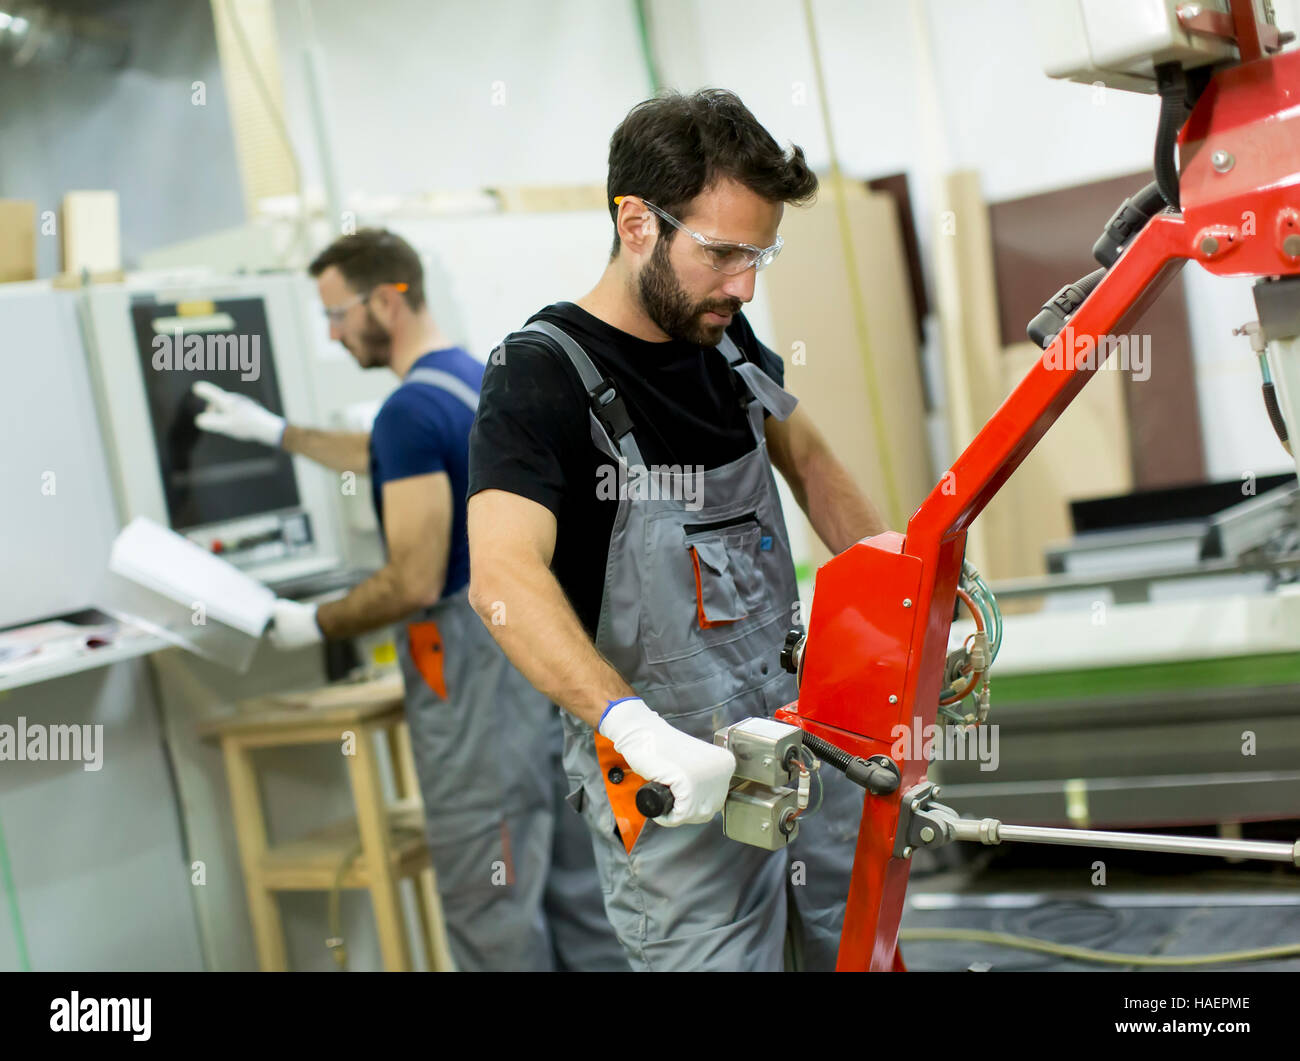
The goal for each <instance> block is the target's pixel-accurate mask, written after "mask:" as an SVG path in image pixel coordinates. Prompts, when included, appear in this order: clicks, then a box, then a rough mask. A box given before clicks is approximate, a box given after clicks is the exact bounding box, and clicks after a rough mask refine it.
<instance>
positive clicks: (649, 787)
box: [636, 781, 673, 818]
mask: <svg viewBox="0 0 1300 1061" xmlns="http://www.w3.org/2000/svg"><path fill="white" fill-rule="evenodd" d="M636 809H637V810H639V811H640V812H641V813H642V814H644V815H645V816H646V817H647V818H661V817H663V816H664V815H665V814H667V813H669V812H670V811H671V810H672V809H673V790H672V789H671V788H669V787H668V786H667V785H661V784H660V783H659V782H658V781H647V782H646V783H645V784H644V785H642V786H641V787H640V788H638V789H637V790H636Z"/></svg>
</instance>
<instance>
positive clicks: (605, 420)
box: [521, 321, 645, 467]
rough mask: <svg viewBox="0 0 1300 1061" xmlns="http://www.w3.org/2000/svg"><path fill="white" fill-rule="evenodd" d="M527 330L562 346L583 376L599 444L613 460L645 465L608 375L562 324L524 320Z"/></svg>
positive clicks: (592, 425)
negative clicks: (598, 367) (559, 326)
mask: <svg viewBox="0 0 1300 1061" xmlns="http://www.w3.org/2000/svg"><path fill="white" fill-rule="evenodd" d="M521 331H524V332H536V333H537V334H538V335H542V336H545V337H546V338H548V339H550V340H551V342H552V343H553V344H554V345H555V346H558V347H559V348H560V350H561V351H563V353H564V354H565V356H566V357H568V359H569V363H570V364H572V365H573V367H574V369H575V370H576V371H577V373H578V378H579V379H580V380H582V387H583V389H584V390H585V391H586V392H587V406H588V415H589V416H590V418H591V439H592V441H593V442H594V443H595V444H596V446H597V448H599V449H601V450H603V451H604V452H605V453H607V454H608V455H609V456H610V457H612V458H613V459H614V460H626V461H627V463H628V465H629V466H631V467H638V466H643V465H644V464H645V461H644V460H642V458H641V449H640V447H639V446H637V444H636V439H635V438H634V437H633V435H632V419H631V417H629V416H628V414H627V407H626V406H625V405H624V404H623V399H622V397H620V396H619V394H618V392H617V391H616V390H615V388H614V383H613V381H612V380H611V379H610V378H609V377H608V376H602V375H601V374H600V370H599V369H597V368H596V366H595V365H594V364H593V363H592V360H591V358H590V357H588V356H587V351H585V350H584V349H583V348H582V347H581V346H579V345H578V343H577V342H576V341H575V340H574V339H573V337H572V336H570V335H569V334H568V333H567V332H565V331H564V330H563V329H561V328H557V327H556V326H555V325H554V324H551V323H550V322H548V321H533V322H532V323H531V324H525V325H524V327H523V328H522V329H521Z"/></svg>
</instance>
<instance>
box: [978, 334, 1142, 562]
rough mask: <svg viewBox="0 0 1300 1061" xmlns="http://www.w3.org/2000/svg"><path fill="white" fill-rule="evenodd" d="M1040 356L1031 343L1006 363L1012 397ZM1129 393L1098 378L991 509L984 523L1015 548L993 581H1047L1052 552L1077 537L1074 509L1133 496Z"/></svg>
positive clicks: (1120, 380) (1011, 351)
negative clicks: (1074, 504) (1047, 554)
mask: <svg viewBox="0 0 1300 1061" xmlns="http://www.w3.org/2000/svg"><path fill="white" fill-rule="evenodd" d="M1040 356H1042V351H1041V350H1039V349H1038V347H1037V346H1035V345H1034V344H1033V343H1031V342H1028V341H1026V342H1023V343H1017V344H1016V345H1015V346H1011V347H1008V348H1007V350H1006V351H1005V353H1004V355H1003V358H1002V367H1003V376H1002V386H1003V390H1004V392H1005V393H1006V394H1010V393H1011V391H1012V390H1014V389H1015V387H1016V386H1017V385H1018V384H1019V383H1020V381H1021V380H1022V379H1023V378H1024V377H1025V374H1026V373H1027V372H1028V371H1029V369H1030V368H1031V367H1032V365H1033V364H1034V362H1035V361H1037V360H1038V358H1039V357H1040ZM1124 391H1125V376H1124V375H1123V374H1122V373H1120V372H1116V371H1112V370H1109V369H1103V370H1101V371H1099V372H1097V373H1096V374H1095V375H1094V376H1093V378H1092V379H1091V380H1089V381H1088V384H1087V386H1085V387H1084V388H1083V390H1082V391H1081V392H1080V393H1079V396H1078V397H1077V398H1075V399H1074V401H1073V402H1071V403H1070V407H1069V408H1068V409H1066V410H1065V412H1064V413H1062V414H1061V417H1060V419H1058V420H1057V421H1056V423H1055V424H1054V425H1053V426H1052V428H1051V430H1050V431H1048V432H1047V434H1046V435H1045V436H1043V438H1042V439H1041V440H1040V441H1039V443H1038V445H1037V446H1035V447H1034V450H1033V452H1032V453H1030V454H1029V456H1028V457H1026V458H1025V461H1024V463H1023V464H1021V465H1020V467H1019V468H1017V469H1016V471H1015V474H1013V475H1012V476H1011V478H1010V479H1008V480H1007V482H1006V483H1005V484H1004V485H1003V487H1002V489H1001V490H1000V491H998V493H997V495H996V496H995V497H994V498H993V500H992V501H991V502H989V505H988V507H987V508H986V509H985V510H984V513H983V515H981V517H980V520H981V521H983V520H990V521H991V523H992V525H995V526H997V527H998V528H999V533H1001V534H1005V535H1008V540H1007V541H1006V542H1005V545H1006V546H1007V548H1006V550H1005V551H1006V554H1007V560H1006V561H1005V566H1004V567H1002V568H1000V569H999V570H997V571H995V572H994V571H986V572H984V574H985V575H986V577H989V578H1018V577H1023V576H1030V575H1044V574H1046V573H1047V567H1046V564H1045V563H1044V560H1043V550H1044V548H1045V547H1047V546H1048V545H1051V544H1054V543H1056V542H1060V541H1064V540H1066V539H1068V538H1069V537H1070V536H1071V534H1072V533H1073V528H1072V526H1071V522H1070V502H1071V501H1079V500H1083V499H1086V498H1092V497H1107V496H1113V495H1115V494H1124V493H1128V492H1129V491H1130V490H1132V489H1133V472H1132V468H1131V466H1130V465H1129V460H1128V451H1129V429H1128V416H1127V412H1126V410H1125V402H1124Z"/></svg>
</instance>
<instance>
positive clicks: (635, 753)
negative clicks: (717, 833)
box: [600, 697, 736, 826]
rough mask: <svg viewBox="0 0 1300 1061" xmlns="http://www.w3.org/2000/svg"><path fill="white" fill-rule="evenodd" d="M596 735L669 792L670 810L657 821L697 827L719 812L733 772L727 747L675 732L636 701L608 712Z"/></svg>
mask: <svg viewBox="0 0 1300 1061" xmlns="http://www.w3.org/2000/svg"><path fill="white" fill-rule="evenodd" d="M600 733H601V735H602V736H605V737H608V738H609V739H610V740H612V741H613V742H614V750H615V751H616V752H618V753H619V755H621V756H623V758H624V759H626V760H627V765H628V766H630V767H631V768H632V769H633V770H635V771H636V772H637V773H638V774H640V775H641V776H642V777H643V778H645V779H646V780H647V781H658V782H659V783H660V784H661V785H667V786H668V787H669V788H670V789H672V792H673V809H672V810H671V811H670V812H669V813H668V814H667V815H665V816H664V817H662V818H656V819H655V821H656V822H658V823H659V824H660V825H667V826H675V825H697V824H700V823H702V822H707V821H709V820H710V819H711V818H712V817H713V816H714V815H715V814H717V813H718V811H720V810H721V809H722V804H723V803H725V802H726V799H727V792H728V790H729V789H730V788H731V775H732V774H733V773H735V771H736V758H735V756H734V755H732V754H731V752H730V751H729V750H727V749H726V748H719V747H717V746H716V745H714V744H707V743H705V742H704V741H702V740H697V739H696V738H695V737H691V736H688V735H687V734H685V733H683V732H682V731H681V730H679V729H674V728H673V727H672V726H670V725H669V724H668V723H667V722H665V721H664V720H663V719H662V718H660V717H659V716H658V715H657V714H655V712H654V711H652V710H651V709H650V708H649V707H648V706H647V705H646V702H645V701H644V700H642V699H640V698H639V697H634V698H632V699H629V700H621V701H619V702H618V703H616V704H615V705H614V706H613V707H611V708H610V709H609V710H608V711H607V712H606V713H605V717H604V718H603V719H602V720H601V723H600Z"/></svg>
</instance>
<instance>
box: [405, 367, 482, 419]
mask: <svg viewBox="0 0 1300 1061" xmlns="http://www.w3.org/2000/svg"><path fill="white" fill-rule="evenodd" d="M408 383H422V384H424V385H425V386H426V387H436V388H437V389H438V390H440V391H445V392H446V393H447V394H450V395H451V396H452V397H453V398H456V399H458V400H460V401H461V402H464V403H465V404H466V405H468V406H469V410H470V412H477V411H478V391H476V390H475V389H474V388H473V387H471V386H470V385H469V384H468V383H466V382H465V381H464V380H463V379H460V378H459V377H457V376H453V375H452V374H451V373H450V372H443V371H442V369H439V368H413V369H411V371H410V372H408V373H407V374H406V376H405V377H404V378H403V380H402V386H406V385H407V384H408Z"/></svg>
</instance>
